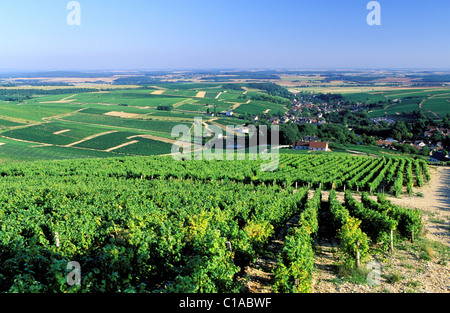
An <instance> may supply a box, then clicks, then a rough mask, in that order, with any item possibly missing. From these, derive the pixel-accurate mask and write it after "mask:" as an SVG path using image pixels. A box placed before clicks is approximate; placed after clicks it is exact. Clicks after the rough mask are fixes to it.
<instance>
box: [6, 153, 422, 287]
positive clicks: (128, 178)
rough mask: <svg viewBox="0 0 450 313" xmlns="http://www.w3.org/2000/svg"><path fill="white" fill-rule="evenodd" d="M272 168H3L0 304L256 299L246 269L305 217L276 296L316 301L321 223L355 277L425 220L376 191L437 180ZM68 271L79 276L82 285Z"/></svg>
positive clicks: (352, 161)
mask: <svg viewBox="0 0 450 313" xmlns="http://www.w3.org/2000/svg"><path fill="white" fill-rule="evenodd" d="M262 163H264V161H262V160H257V161H251V160H243V161H236V160H234V161H195V160H192V161H175V160H173V159H172V158H171V157H132V158H111V159H91V160H66V161H57V162H34V163H23V164H8V165H2V166H1V168H0V180H1V187H0V262H1V264H2V268H1V269H0V291H1V292H245V291H246V289H245V288H246V287H245V286H246V275H245V268H246V267H247V266H249V265H251V264H252V262H254V260H255V259H256V258H257V257H258V256H260V255H264V254H265V253H266V249H267V245H268V243H269V242H270V240H272V239H273V238H274V237H275V236H276V235H277V234H278V233H279V232H280V230H281V229H283V227H285V225H286V223H287V222H288V221H289V220H290V219H291V218H292V217H294V216H298V224H296V226H295V227H291V228H289V229H288V231H287V233H286V235H285V238H283V239H284V240H283V242H284V245H283V247H282V250H281V251H280V253H279V255H278V256H277V260H278V261H277V266H276V269H275V273H274V279H273V282H272V286H273V290H274V291H277V292H309V291H310V290H311V279H312V270H313V267H314V262H313V256H314V245H315V240H316V239H317V237H318V231H319V229H320V228H321V227H323V225H320V222H319V220H320V221H322V220H321V219H319V214H320V213H321V212H322V211H324V210H325V211H326V213H327V214H328V216H330V219H329V220H328V221H326V223H327V225H326V226H327V227H328V228H332V229H333V230H334V231H335V236H336V238H338V239H339V242H340V250H341V251H342V253H343V255H344V262H346V263H348V264H354V262H355V260H356V258H358V260H360V261H364V260H365V258H366V257H367V255H368V254H369V251H370V246H371V245H374V244H379V245H381V246H382V247H383V248H384V249H386V250H388V249H389V244H390V240H392V237H393V236H394V237H395V238H405V239H407V240H409V239H410V238H412V237H414V236H416V237H417V236H420V234H421V228H422V221H421V218H420V215H419V213H418V211H416V210H410V209H404V208H401V207H398V206H395V205H393V204H392V203H390V202H389V201H388V200H387V199H386V197H384V196H383V195H382V194H378V192H384V193H387V194H388V193H390V194H392V195H399V194H401V193H411V192H413V189H412V188H413V187H420V186H422V185H423V184H424V183H425V182H426V181H427V180H429V179H430V175H429V172H428V168H427V165H426V163H424V162H422V161H417V160H413V159H408V158H370V157H353V156H336V155H325V154H308V155H291V154H281V155H280V159H279V167H278V170H276V171H274V172H262V171H260V166H261V164H262ZM324 190H330V197H329V199H327V200H326V201H325V200H324V199H323V198H322V192H323V191H324ZM358 191H359V193H356V194H357V195H358V196H355V192H358ZM337 193H343V194H344V195H345V198H344V201H339V200H338V199H337V196H336V194H337ZM371 195H373V196H371ZM375 195H377V199H376V200H374V196H375ZM71 261H77V262H79V264H80V265H81V282H80V284H76V285H72V286H71V285H68V284H67V282H66V275H67V274H68V272H69V270H68V269H67V264H68V262H71Z"/></svg>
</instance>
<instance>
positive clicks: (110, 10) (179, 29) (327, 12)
mask: <svg viewBox="0 0 450 313" xmlns="http://www.w3.org/2000/svg"><path fill="white" fill-rule="evenodd" d="M78 2H79V4H80V6H81V11H80V16H81V25H80V26H69V25H68V24H67V22H66V18H67V15H68V14H69V13H70V10H67V8H66V6H67V4H68V3H69V1H66V0H45V1H36V0H0V70H3V71H4V70H125V69H126V70H131V69H194V68H200V69H209V68H445V69H450V1H448V0H429V1H419V0H410V1H405V0H379V1H378V2H379V3H380V5H381V25H380V26H369V25H368V24H367V22H366V17H367V14H368V13H369V12H370V11H369V10H367V8H366V6H367V3H369V2H370V1H369V0H343V1H337V0H315V1H305V0H278V1H277V0H239V1H237V0H190V1H188V0H149V1H137V0H131V1H118V0H110V1H106V0H79V1H78Z"/></svg>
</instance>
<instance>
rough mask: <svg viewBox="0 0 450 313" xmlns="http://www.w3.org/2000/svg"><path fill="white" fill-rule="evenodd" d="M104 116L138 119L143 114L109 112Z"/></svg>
mask: <svg viewBox="0 0 450 313" xmlns="http://www.w3.org/2000/svg"><path fill="white" fill-rule="evenodd" d="M104 115H108V116H115V117H125V118H139V117H143V116H144V115H145V114H137V113H126V112H117V111H110V112H106V113H105V114H104Z"/></svg>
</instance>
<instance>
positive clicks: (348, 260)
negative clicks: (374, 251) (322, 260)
mask: <svg viewBox="0 0 450 313" xmlns="http://www.w3.org/2000/svg"><path fill="white" fill-rule="evenodd" d="M360 224H361V221H359V220H358V219H356V218H353V217H350V216H347V218H346V220H345V221H344V224H343V226H342V227H341V229H339V232H338V236H337V237H338V238H339V239H340V244H339V247H340V251H341V252H342V253H343V255H344V264H345V265H347V266H352V265H354V264H355V258H356V251H359V255H360V260H361V261H364V260H365V259H366V258H367V257H368V251H369V243H368V238H367V235H366V234H365V233H363V232H362V230H361V228H360V227H359V226H360Z"/></svg>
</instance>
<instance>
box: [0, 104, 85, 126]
mask: <svg viewBox="0 0 450 313" xmlns="http://www.w3.org/2000/svg"><path fill="white" fill-rule="evenodd" d="M80 108H82V107H81V106H79V105H76V104H20V105H17V104H3V105H0V115H3V116H8V117H11V118H15V119H19V120H21V121H39V122H40V121H42V119H43V118H48V117H51V116H56V115H60V114H66V113H70V112H74V111H76V110H79V109H80Z"/></svg>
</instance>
